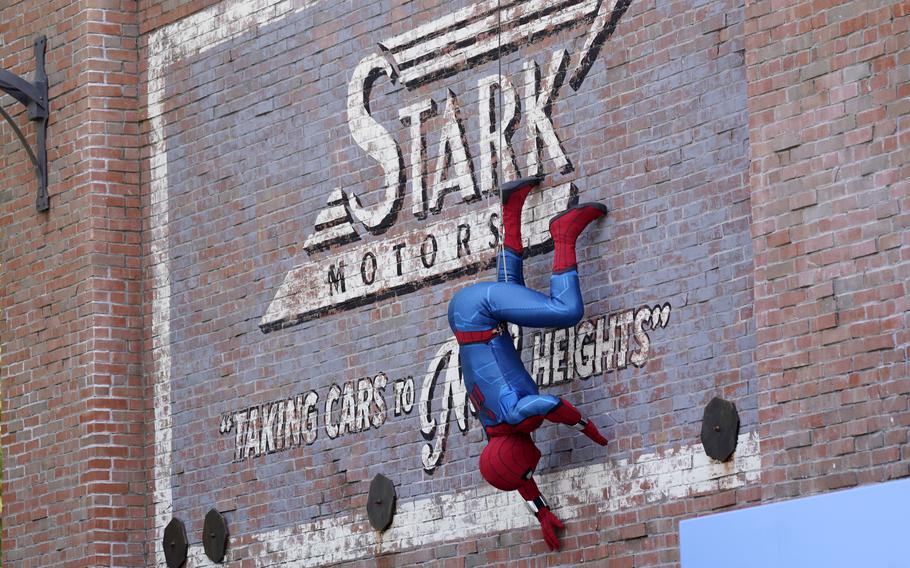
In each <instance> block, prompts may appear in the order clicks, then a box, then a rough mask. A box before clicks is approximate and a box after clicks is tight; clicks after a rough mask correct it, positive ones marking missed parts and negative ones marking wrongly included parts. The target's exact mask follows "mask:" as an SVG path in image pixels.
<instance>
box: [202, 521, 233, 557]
mask: <svg viewBox="0 0 910 568" xmlns="http://www.w3.org/2000/svg"><path fill="white" fill-rule="evenodd" d="M227 540H228V530H227V521H226V520H225V519H224V515H222V514H221V513H220V512H218V510H217V509H210V510H209V512H208V513H206V514H205V523H204V524H203V525H202V548H204V549H205V555H206V556H208V557H209V560H211V561H212V562H214V563H215V564H221V563H222V562H223V561H224V553H225V552H226V551H227Z"/></svg>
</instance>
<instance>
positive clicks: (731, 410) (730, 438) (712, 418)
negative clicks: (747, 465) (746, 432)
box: [701, 397, 739, 462]
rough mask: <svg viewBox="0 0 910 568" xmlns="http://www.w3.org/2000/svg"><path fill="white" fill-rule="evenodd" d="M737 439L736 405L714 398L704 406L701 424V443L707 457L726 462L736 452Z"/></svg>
mask: <svg viewBox="0 0 910 568" xmlns="http://www.w3.org/2000/svg"><path fill="white" fill-rule="evenodd" d="M738 437H739V413H738V412H736V405H735V404H733V403H732V402H730V401H728V400H724V399H722V398H717V397H714V398H713V399H711V402H709V403H708V405H707V406H705V415H704V417H703V418H702V422H701V443H702V445H703V446H704V447H705V453H706V454H708V456H710V457H712V458H714V459H716V460H718V461H722V462H723V461H727V460H728V459H730V457H731V456H732V455H733V452H734V451H736V439H737V438H738Z"/></svg>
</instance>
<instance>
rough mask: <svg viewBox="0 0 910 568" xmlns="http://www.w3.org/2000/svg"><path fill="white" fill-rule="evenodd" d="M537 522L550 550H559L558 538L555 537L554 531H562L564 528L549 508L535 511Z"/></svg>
mask: <svg viewBox="0 0 910 568" xmlns="http://www.w3.org/2000/svg"><path fill="white" fill-rule="evenodd" d="M537 520H538V521H540V531H541V532H542V533H543V539H544V540H545V541H546V542H547V546H548V547H550V550H559V537H557V536H556V529H560V530H562V529H564V528H566V526H565V525H564V524H562V521H560V520H559V519H557V518H556V515H554V514H553V513H552V512H551V511H550V509H549V507H541V508H540V510H539V511H537Z"/></svg>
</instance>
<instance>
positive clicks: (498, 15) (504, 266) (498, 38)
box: [494, 0, 509, 282]
mask: <svg viewBox="0 0 910 568" xmlns="http://www.w3.org/2000/svg"><path fill="white" fill-rule="evenodd" d="M496 23H497V24H498V25H497V29H496V61H497V63H498V65H499V80H498V85H497V87H498V88H499V93H498V95H499V112H498V113H496V114H495V115H494V117H495V124H496V126H495V128H496V131H497V134H498V135H499V152H498V153H497V155H496V169H497V171H498V172H499V173H498V175H497V176H496V182H497V183H498V184H499V203H500V204H501V205H504V203H503V200H502V184H503V182H504V181H505V180H504V179H503V167H502V161H503V156H502V154H505V153H506V150H505V149H504V148H503V145H502V119H503V116H502V115H503V113H505V109H504V108H503V103H502V88H503V87H502V0H496ZM503 217H504V215H503V211H502V209H500V214H499V227H500V230H499V233H500V235H501V236H502V238H500V239H499V254H498V255H497V261H498V262H497V266H496V272H497V277H498V273H499V265H500V264H501V265H502V270H503V274H504V275H505V278H506V282H508V281H509V265H508V263H507V262H506V261H505V260H506V259H505V255H506V249H505V241H506V226H505V219H504V218H503ZM497 279H498V278H497Z"/></svg>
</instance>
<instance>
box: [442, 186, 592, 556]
mask: <svg viewBox="0 0 910 568" xmlns="http://www.w3.org/2000/svg"><path fill="white" fill-rule="evenodd" d="M542 180H543V177H542V176H537V177H530V178H522V179H519V180H516V181H513V182H509V183H507V184H504V185H503V186H502V189H501V196H502V221H503V233H504V235H503V251H502V256H501V257H500V262H499V268H498V275H497V281H496V282H481V283H477V284H473V285H471V286H468V287H467V288H464V289H463V290H460V291H459V292H458V293H457V294H455V296H454V297H453V298H452V300H451V302H449V312H448V317H449V326H450V327H451V328H452V331H453V332H454V333H455V338H456V339H457V340H458V344H459V346H460V347H459V351H460V354H459V358H460V363H461V369H462V375H463V377H464V382H465V387H466V389H467V391H468V396H469V397H470V399H471V402H472V403H473V405H474V408H475V409H476V411H477V415H478V417H479V419H480V422H481V424H482V425H483V427H484V429H485V431H486V433H487V436H488V438H489V443H488V444H487V446H486V447H485V448H484V449H483V452H482V453H481V455H480V473H481V475H483V478H484V479H486V480H487V482H489V483H490V485H492V486H493V487H496V488H497V489H501V490H503V491H515V490H517V491H518V492H519V494H520V495H521V496H522V498H523V499H524V500H525V501H526V502H527V504H528V507H529V508H530V509H531V512H532V513H534V515H535V516H536V517H537V520H538V521H539V522H540V526H541V530H542V532H543V537H544V540H545V541H546V543H547V545H548V546H549V547H550V549H551V550H558V549H559V539H558V537H557V536H556V530H557V529H562V528H563V524H562V522H560V520H559V519H558V518H556V515H554V514H553V513H552V512H551V511H550V507H549V506H548V505H547V502H546V501H545V500H544V498H543V496H542V495H541V494H540V490H539V489H538V488H537V483H536V482H535V481H534V477H533V473H534V468H535V467H537V463H538V461H539V460H540V450H538V449H537V446H535V445H534V442H533V441H532V440H531V432H533V431H534V430H536V429H537V428H539V427H540V425H541V424H542V423H543V422H544V420H549V421H550V422H557V423H559V424H568V425H570V426H573V427H575V428H576V429H577V430H579V431H580V432H581V433H582V434H584V435H586V436H587V437H589V438H591V439H592V440H594V442H596V443H598V444H600V445H602V446H605V445H606V444H607V439H606V438H604V437H603V436H602V435H601V434H600V432H599V431H598V429H597V426H595V425H594V423H593V422H589V421H588V420H586V419H585V418H584V417H582V415H581V413H580V412H579V411H578V409H576V408H575V407H574V406H572V404H571V403H570V402H568V401H567V400H565V399H562V398H557V397H555V396H550V395H541V394H540V393H539V391H538V389H537V385H536V384H535V382H534V380H533V379H531V376H530V375H529V374H528V372H527V370H526V369H525V367H524V365H523V364H522V362H521V357H520V356H519V354H518V352H517V351H516V350H515V345H514V342H513V341H512V337H511V336H510V334H509V332H508V330H507V329H506V324H507V323H515V324H518V325H520V326H527V327H558V328H565V327H569V326H574V325H576V324H577V323H578V322H579V321H581V318H582V316H583V315H584V304H583V302H582V297H581V287H580V286H579V281H578V271H577V268H576V259H575V241H576V239H577V238H578V235H580V234H581V232H582V231H583V230H584V229H585V227H587V226H588V225H589V224H590V223H591V222H593V221H595V220H597V219H599V218H601V217H603V216H605V215H606V214H607V208H606V207H604V206H603V205H601V204H600V203H583V204H579V205H576V206H574V207H570V208H569V209H567V210H565V211H563V212H562V213H560V214H558V215H556V216H555V217H553V219H551V220H550V235H551V236H552V238H553V246H554V252H553V275H552V276H551V277H550V295H549V296H545V295H543V294H541V293H539V292H535V291H534V290H531V289H530V288H527V287H526V286H525V282H524V274H523V266H522V252H523V250H524V249H523V245H522V239H521V210H522V207H523V206H524V202H525V199H526V198H527V197H528V194H529V193H530V192H531V190H533V189H534V188H535V187H537V186H538V185H540V182H541V181H542Z"/></svg>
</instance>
